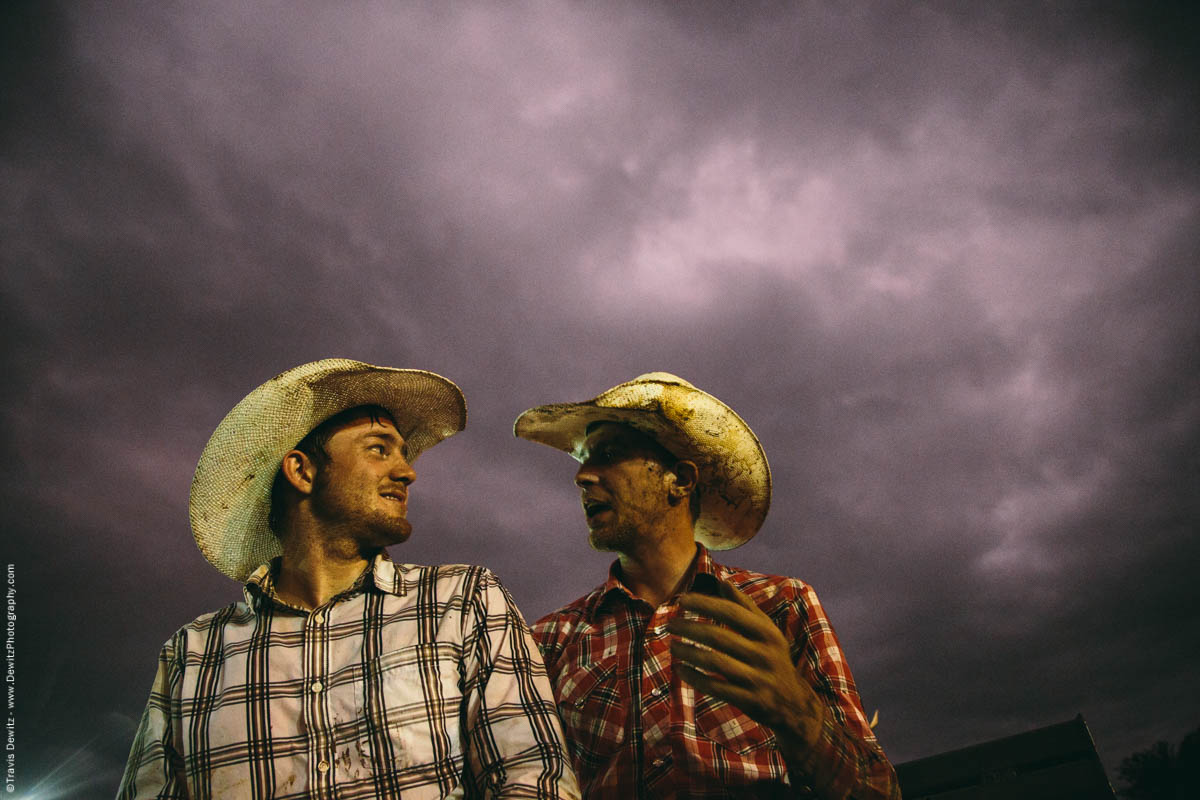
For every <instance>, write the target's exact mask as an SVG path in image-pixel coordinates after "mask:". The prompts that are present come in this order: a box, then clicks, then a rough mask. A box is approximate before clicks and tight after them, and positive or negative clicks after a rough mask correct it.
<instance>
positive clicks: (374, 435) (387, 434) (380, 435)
mask: <svg viewBox="0 0 1200 800" xmlns="http://www.w3.org/2000/svg"><path fill="white" fill-rule="evenodd" d="M363 438H364V439H383V440H384V441H385V442H388V443H389V444H391V443H395V442H399V443H400V447H401V448H403V450H404V453H405V455H407V454H408V441H407V440H405V438H404V437H403V436H401V435H400V434H398V433H393V432H392V431H387V430H385V431H375V430H371V431H367V432H366V433H365V434H363Z"/></svg>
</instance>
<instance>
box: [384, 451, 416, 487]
mask: <svg viewBox="0 0 1200 800" xmlns="http://www.w3.org/2000/svg"><path fill="white" fill-rule="evenodd" d="M388 477H389V478H391V479H392V480H394V481H399V482H400V483H403V484H404V485H405V486H408V485H409V484H410V483H412V482H413V481H415V480H416V479H417V473H416V470H414V469H413V468H412V464H409V463H408V459H406V458H405V457H404V456H402V455H399V454H397V455H396V460H395V461H393V462H392V468H391V470H389V471H388Z"/></svg>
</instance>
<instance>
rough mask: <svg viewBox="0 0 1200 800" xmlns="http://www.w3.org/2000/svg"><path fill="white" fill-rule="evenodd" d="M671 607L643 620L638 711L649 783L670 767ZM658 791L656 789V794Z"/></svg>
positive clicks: (645, 777) (647, 781)
mask: <svg viewBox="0 0 1200 800" xmlns="http://www.w3.org/2000/svg"><path fill="white" fill-rule="evenodd" d="M672 608H673V606H669V605H662V606H659V607H658V608H657V609H655V611H654V614H653V615H652V616H651V617H650V619H649V621H648V622H647V623H646V628H645V631H644V633H643V635H642V637H641V638H642V642H643V653H642V658H641V662H642V664H643V668H642V671H641V681H640V689H641V691H640V695H641V696H640V702H639V707H640V713H641V727H642V736H643V741H644V742H645V744H644V748H645V755H644V758H643V776H644V781H645V782H646V783H648V784H654V783H656V779H659V778H661V776H662V775H663V774H664V773H665V772H667V771H668V770H670V768H671V762H672V760H673V757H672V754H671V740H670V728H671V670H670V658H671V654H670V648H669V634H668V633H667V620H668V619H670V617H671V612H672ZM655 794H656V795H658V794H660V793H659V792H656V793H655Z"/></svg>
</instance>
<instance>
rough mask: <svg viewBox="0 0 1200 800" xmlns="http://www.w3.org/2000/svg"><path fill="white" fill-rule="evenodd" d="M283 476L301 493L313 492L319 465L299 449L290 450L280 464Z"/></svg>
mask: <svg viewBox="0 0 1200 800" xmlns="http://www.w3.org/2000/svg"><path fill="white" fill-rule="evenodd" d="M279 470H280V471H281V472H282V473H283V477H284V478H285V479H286V480H287V482H288V483H290V484H291V485H292V488H293V489H295V490H296V491H297V492H299V493H300V494H304V495H309V494H312V491H313V484H314V483H315V482H316V480H317V465H316V464H314V463H313V460H312V459H311V458H309V457H308V456H307V455H305V454H304V453H302V452H301V451H299V450H289V451H288V452H287V454H286V455H285V456H284V457H283V463H281V464H280V465H279Z"/></svg>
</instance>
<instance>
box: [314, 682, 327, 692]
mask: <svg viewBox="0 0 1200 800" xmlns="http://www.w3.org/2000/svg"><path fill="white" fill-rule="evenodd" d="M324 688H325V687H324V686H322V685H321V682H320V681H313V685H312V690H313V694H316V693H318V692H320V691H321V690H322V689H324Z"/></svg>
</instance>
